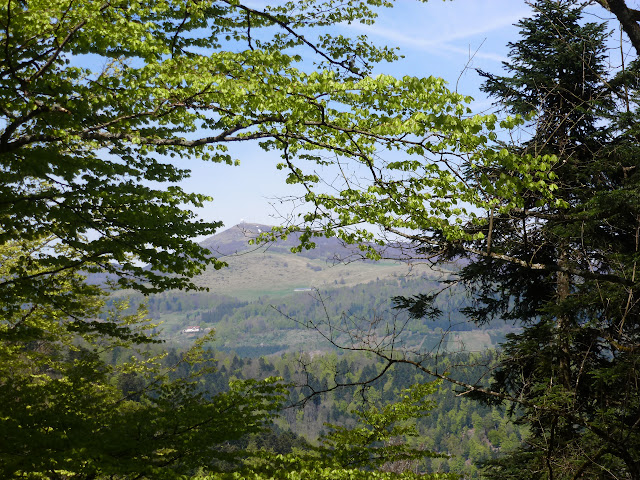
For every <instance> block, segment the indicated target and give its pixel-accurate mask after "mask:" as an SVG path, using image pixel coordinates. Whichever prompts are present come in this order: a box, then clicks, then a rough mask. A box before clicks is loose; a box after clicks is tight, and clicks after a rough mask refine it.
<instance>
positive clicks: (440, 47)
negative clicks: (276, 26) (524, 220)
mask: <svg viewBox="0 0 640 480" xmlns="http://www.w3.org/2000/svg"><path fill="white" fill-rule="evenodd" d="M255 3H259V0H256V1H255ZM601 10H602V9H600V11H597V12H596V13H598V14H606V12H604V11H601ZM530 15H531V9H530V7H529V6H527V4H526V3H525V1H524V0H453V1H446V0H445V1H442V0H431V1H429V2H420V1H418V0H397V1H396V6H395V7H394V8H392V9H383V10H381V12H380V16H379V18H378V19H377V22H376V24H375V25H374V26H372V27H365V26H361V25H353V24H352V25H341V26H338V27H336V32H338V33H341V34H343V35H349V34H350V35H352V36H355V35H361V34H366V35H367V36H368V37H369V38H370V39H371V40H372V41H374V42H375V43H377V44H386V45H389V46H397V47H400V54H401V55H404V57H405V58H403V59H402V60H400V61H398V62H396V63H394V64H384V65H380V66H379V67H377V69H376V71H375V73H385V74H392V75H394V76H403V75H413V76H430V75H433V76H437V77H442V78H444V79H445V80H446V81H447V82H448V83H449V88H450V89H452V90H457V91H458V92H459V93H462V94H465V95H471V96H473V97H474V101H473V103H472V105H471V108H472V109H473V110H474V112H475V113H480V112H481V111H484V110H486V109H489V108H490V107H491V101H490V100H489V99H487V98H486V96H485V95H484V94H483V93H482V92H480V91H479V86H480V83H481V81H480V77H479V76H478V74H477V73H476V71H475V69H476V68H478V69H481V70H484V71H488V72H491V73H501V72H502V62H503V61H505V60H507V55H508V47H507V43H508V42H510V41H517V39H518V28H517V27H515V26H514V25H513V24H514V23H516V22H517V21H518V20H520V19H522V18H523V17H526V16H530ZM594 20H597V19H594ZM233 152H234V153H235V154H236V155H237V156H238V158H240V165H239V166H227V165H218V164H210V163H207V164H204V163H202V162H193V164H191V168H192V170H193V175H192V178H191V179H190V180H188V181H185V182H184V184H183V187H184V188H185V189H186V190H188V191H195V192H198V193H204V194H207V195H210V196H212V197H213V198H214V200H213V202H212V203H209V204H207V206H206V207H205V208H203V209H200V210H198V211H197V213H198V215H199V216H200V217H201V218H202V219H204V220H207V221H214V220H221V221H223V222H224V224H225V227H224V228H229V227H232V226H233V225H235V224H237V223H240V222H241V221H247V222H256V223H264V224H269V225H275V224H278V223H281V222H282V217H284V216H286V215H287V214H289V213H290V210H291V205H289V204H288V203H286V202H285V203H282V202H281V200H282V199H283V198H286V197H288V196H290V195H296V194H297V193H300V191H299V190H296V189H294V188H292V186H291V185H286V184H285V173H284V172H280V171H278V170H276V168H275V165H276V164H277V163H278V160H279V158H278V155H277V154H267V153H265V152H263V151H262V150H260V149H259V148H258V147H257V146H255V145H247V144H245V145H241V146H239V147H237V148H236V149H235V150H234V151H233Z"/></svg>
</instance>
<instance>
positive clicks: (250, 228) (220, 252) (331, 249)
mask: <svg viewBox="0 0 640 480" xmlns="http://www.w3.org/2000/svg"><path fill="white" fill-rule="evenodd" d="M272 228H273V227H272V226H271V225H264V224H260V223H247V222H242V223H239V224H238V225H234V226H233V227H231V228H229V229H227V230H224V231H222V232H220V233H217V234H216V235H213V236H212V237H209V238H207V239H206V240H204V241H203V242H201V243H200V245H202V246H203V247H206V248H208V249H209V250H211V252H212V253H213V254H214V255H215V256H227V255H234V254H238V253H244V252H249V251H253V250H257V251H270V252H272V253H285V254H288V253H290V252H291V248H293V247H295V246H297V245H299V244H300V234H299V233H292V234H290V235H289V236H288V237H287V239H286V240H278V241H276V242H271V243H266V244H260V245H249V241H250V240H255V239H256V238H258V236H259V235H260V234H262V233H266V232H270V231H271V229H272ZM313 242H314V243H315V244H316V247H315V248H313V249H311V250H303V251H301V252H299V253H297V254H296V255H298V256H300V257H304V258H309V259H322V260H327V261H332V262H335V261H340V260H354V259H356V258H361V257H362V255H361V252H360V250H359V249H358V248H357V247H356V246H355V245H345V244H344V243H343V242H342V241H340V240H339V239H337V238H335V237H332V238H326V237H317V238H314V240H313Z"/></svg>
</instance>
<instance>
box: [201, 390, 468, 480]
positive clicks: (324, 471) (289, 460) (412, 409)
mask: <svg viewBox="0 0 640 480" xmlns="http://www.w3.org/2000/svg"><path fill="white" fill-rule="evenodd" d="M435 390H436V385H435V384H432V383H431V384H424V385H414V386H413V387H411V388H410V389H407V390H405V391H403V392H401V394H400V396H399V401H397V402H394V403H390V404H387V405H385V406H383V407H382V408H379V407H376V406H369V407H368V408H366V409H365V410H363V411H358V412H356V414H357V417H358V419H359V422H358V423H357V424H356V426H354V427H353V428H345V427H342V426H334V425H331V426H330V428H331V429H332V431H331V432H329V433H328V434H326V435H324V436H323V437H321V445H320V446H319V447H315V448H311V449H310V450H309V451H307V452H297V453H295V454H291V455H278V456H275V457H270V456H265V461H264V462H262V463H260V462H258V463H257V464H252V465H251V468H250V471H249V473H247V474H245V473H242V472H234V473H229V474H224V473H223V474H219V475H213V476H205V477H198V478H199V480H200V479H202V480H205V479H211V480H213V479H227V478H228V479H232V478H250V479H256V480H257V479H262V478H265V479H266V478H274V477H276V476H277V477H278V478H291V479H302V478H312V479H323V478H332V479H333V478H345V479H359V478H363V479H364V478H380V479H392V478H400V479H402V478H407V479H411V478H424V479H434V480H437V479H456V478H458V476H457V475H455V474H426V475H425V474H418V473H417V472H411V471H405V472H398V473H393V472H385V471H384V470H380V468H381V467H383V466H384V465H385V464H386V463H388V462H394V461H398V460H407V459H419V458H423V457H441V456H443V455H438V454H436V453H433V452H430V451H427V450H425V449H423V448H419V447H414V446H410V445H409V444H406V443H398V442H392V441H391V440H393V439H394V438H395V439H397V438H406V437H407V436H409V437H410V436H415V435H416V434H417V430H416V428H415V424H412V423H413V421H415V419H416V418H417V417H419V416H421V415H424V414H425V413H426V412H427V411H428V410H430V409H431V408H432V407H433V404H432V403H431V402H429V401H428V400H426V399H425V396H427V395H430V394H432V393H433V392H434V391H435Z"/></svg>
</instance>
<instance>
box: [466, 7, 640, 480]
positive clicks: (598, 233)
mask: <svg viewBox="0 0 640 480" xmlns="http://www.w3.org/2000/svg"><path fill="white" fill-rule="evenodd" d="M534 9H535V11H536V13H535V15H534V16H533V17H531V18H528V19H524V20H522V21H521V22H519V23H518V26H519V27H520V29H521V30H520V34H521V37H522V38H521V39H520V40H519V41H518V42H516V43H512V44H510V45H509V46H510V47H511V52H510V62H509V63H506V64H505V68H506V70H507V72H508V76H503V77H500V76H494V75H491V74H488V73H485V72H481V74H482V75H483V76H484V77H485V78H486V83H485V84H484V91H485V92H487V93H489V94H491V95H492V96H494V97H495V98H497V99H498V102H499V104H501V105H502V106H504V108H505V109H506V110H507V111H508V112H510V113H514V114H523V115H527V114H531V113H533V118H534V121H533V122H532V124H531V125H530V126H531V127H532V128H533V132H532V134H531V139H530V140H529V141H527V142H525V143H524V144H523V145H522V146H520V147H518V148H517V149H516V150H518V151H521V152H533V153H535V154H552V155H555V156H557V158H558V162H557V164H556V167H555V169H554V170H555V173H556V175H557V178H558V180H557V185H558V190H557V191H556V193H555V198H556V199H558V200H560V201H559V202H556V203H555V204H552V205H550V204H549V203H548V202H545V201H544V200H543V199H542V198H540V196H538V195H536V194H535V193H533V192H531V193H530V194H529V195H525V198H524V200H525V201H524V207H523V208H522V209H519V210H518V211H516V212H513V211H512V212H510V213H509V214H504V215H500V214H496V215H495V217H494V218H491V220H490V221H489V222H487V226H486V227H485V234H486V235H485V239H483V240H482V241H480V242H477V244H476V245H475V247H476V248H477V249H481V250H484V251H491V252H492V253H498V254H499V255H501V256H504V257H509V258H510V259H511V261H508V260H501V259H499V258H496V256H495V255H494V256H484V257H469V258H470V260H471V263H470V264H469V265H468V266H467V267H466V268H464V269H463V271H462V274H461V280H462V282H463V283H465V284H466V285H467V287H468V289H469V290H470V291H471V292H473V294H474V296H475V297H474V298H475V302H476V303H475V304H474V306H472V307H470V308H468V309H466V313H467V314H468V315H470V316H471V317H472V318H475V319H478V321H480V322H482V321H487V320H490V319H492V318H495V317H500V316H501V317H503V318H505V319H507V320H514V321H517V322H520V323H521V325H522V326H523V330H522V332H521V333H519V334H515V335H511V336H510V337H509V339H508V341H507V342H506V344H505V345H504V354H503V361H502V364H501V368H500V369H499V371H498V372H497V373H496V374H495V376H494V379H495V381H494V385H493V389H494V390H496V391H498V392H501V393H504V394H506V395H509V396H511V397H513V398H517V399H520V400H521V402H520V405H521V409H520V410H519V415H520V418H519V421H520V422H522V423H525V424H527V425H528V426H529V427H530V429H531V437H530V439H529V441H528V443H527V444H525V445H524V446H522V447H521V448H520V449H519V450H518V451H516V452H513V453H512V454H511V455H509V456H507V457H506V458H504V459H502V460H500V461H498V462H496V463H493V464H492V465H491V466H490V467H489V468H488V471H487V475H488V476H489V477H495V478H523V475H525V472H526V477H527V478H549V479H551V478H621V477H622V478H640V449H639V447H640V435H639V433H640V431H639V430H640V424H639V422H638V419H639V418H640V416H639V415H640V403H639V401H638V399H639V398H640V392H639V390H638V388H639V387H638V378H639V373H640V372H639V371H638V369H637V361H638V358H639V357H638V350H637V349H638V343H639V341H640V338H639V337H638V334H639V333H640V332H638V320H639V318H638V317H639V314H640V310H639V308H638V305H637V302H636V298H637V293H638V292H637V290H638V286H637V281H636V278H635V276H636V273H635V270H636V261H637V260H638V231H639V230H638V228H639V227H640V202H639V197H638V193H639V180H640V178H639V176H638V171H637V170H638V169H637V164H638V151H637V146H636V145H634V143H633V141H632V140H631V139H630V138H629V133H630V132H629V130H628V129H625V127H624V126H623V125H621V123H620V121H619V120H620V119H621V115H619V112H617V111H616V102H615V100H616V98H619V97H620V96H621V95H620V91H619V90H616V88H619V87H620V86H622V84H623V83H624V82H616V81H609V80H608V79H607V73H606V68H605V65H604V55H605V53H606V52H605V48H606V47H605V38H606V33H605V29H604V26H603V25H599V24H593V23H584V22H582V18H581V17H582V11H581V8H579V7H575V6H573V5H572V2H568V1H550V0H541V1H537V2H535V4H534ZM628 86H629V85H627V87H628ZM512 148H513V147H512ZM500 173H501V172H500V171H497V172H495V174H496V175H499V174H500ZM513 260H520V261H521V262H520V263H518V262H517V261H513ZM542 266H544V268H542Z"/></svg>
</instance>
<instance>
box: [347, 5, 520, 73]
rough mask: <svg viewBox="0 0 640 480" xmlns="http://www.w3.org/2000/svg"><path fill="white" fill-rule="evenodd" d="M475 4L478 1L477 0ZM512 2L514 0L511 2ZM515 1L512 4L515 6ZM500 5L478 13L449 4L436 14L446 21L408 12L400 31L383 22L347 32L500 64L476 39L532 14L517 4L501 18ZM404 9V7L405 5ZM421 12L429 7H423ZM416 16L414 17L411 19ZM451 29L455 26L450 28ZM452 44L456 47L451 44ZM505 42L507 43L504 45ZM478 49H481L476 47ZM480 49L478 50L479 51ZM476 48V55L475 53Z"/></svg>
mask: <svg viewBox="0 0 640 480" xmlns="http://www.w3.org/2000/svg"><path fill="white" fill-rule="evenodd" d="M476 1H477V0H476ZM510 1H513V0H510ZM515 3H516V2H513V3H511V4H510V5H514V4H515ZM501 4H502V2H501V1H498V2H493V6H492V7H488V6H487V8H483V9H482V10H480V9H479V8H478V7H477V6H476V7H475V8H470V9H465V5H464V2H463V4H462V5H460V6H459V7H458V8H455V7H454V5H449V6H448V7H449V9H450V10H447V11H445V10H440V11H439V13H441V14H442V13H443V12H446V17H447V18H446V19H444V18H439V16H438V15H434V16H432V17H428V18H427V17H425V15H424V12H425V11H427V10H422V11H419V10H417V9H416V10H413V9H411V10H409V13H408V15H407V17H408V18H412V19H413V21H414V22H417V23H414V25H411V22H410V21H408V20H407V21H406V22H405V23H406V24H405V28H402V29H401V28H399V27H398V25H397V24H396V25H392V26H388V27H385V26H383V25H382V23H383V22H379V23H376V24H375V25H373V26H366V25H361V24H351V25H348V26H346V25H345V26H346V27H347V28H349V29H350V30H358V31H361V32H362V33H365V34H367V35H369V36H371V37H378V38H380V39H383V40H384V41H385V42H389V43H391V44H392V45H396V46H399V47H405V48H412V49H418V50H423V51H425V52H429V53H435V54H440V53H441V54H442V55H446V54H447V53H449V54H450V53H454V54H457V55H465V56H469V55H470V54H471V55H473V54H474V52H475V55H473V56H475V57H476V58H482V59H486V60H490V61H495V62H503V61H505V60H506V57H505V56H504V55H501V54H498V53H492V52H486V51H483V49H482V48H481V47H480V45H481V43H480V42H482V40H483V39H478V38H477V37H479V36H481V35H488V34H489V33H491V32H495V31H498V30H500V29H503V28H505V27H509V26H511V25H513V24H514V23H516V22H517V21H518V20H520V19H522V18H525V17H527V16H530V15H531V10H530V9H528V8H527V9H524V8H522V6H523V4H519V5H518V7H517V9H516V10H514V9H513V8H508V9H507V10H508V11H507V12H505V13H504V14H503V15H502V16H500V15H498V14H496V13H497V12H496V8H497V7H499V6H500V5H501ZM476 5H477V4H476ZM405 6H406V5H405ZM422 8H423V9H426V8H428V7H427V6H422ZM414 17H416V18H414ZM452 27H455V28H454V29H452ZM472 38H475V40H477V44H476V45H475V46H474V45H473V44H471V45H470V46H469V47H467V48H464V47H462V46H459V44H460V40H465V39H472ZM452 42H455V43H457V44H458V45H453V44H452ZM504 43H506V41H505V42H504ZM479 47H480V48H479ZM478 48H479V49H478ZM476 49H478V51H477V52H476V51H475V50H476Z"/></svg>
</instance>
